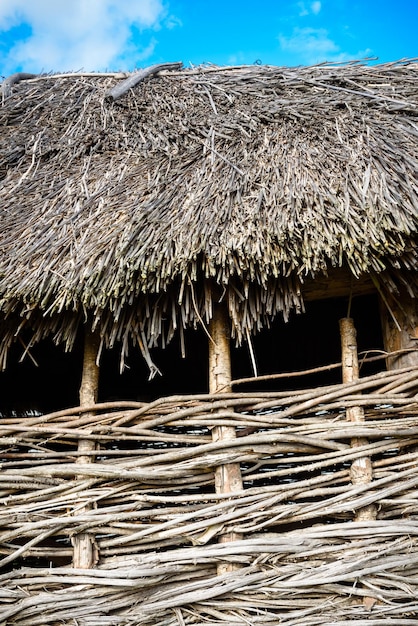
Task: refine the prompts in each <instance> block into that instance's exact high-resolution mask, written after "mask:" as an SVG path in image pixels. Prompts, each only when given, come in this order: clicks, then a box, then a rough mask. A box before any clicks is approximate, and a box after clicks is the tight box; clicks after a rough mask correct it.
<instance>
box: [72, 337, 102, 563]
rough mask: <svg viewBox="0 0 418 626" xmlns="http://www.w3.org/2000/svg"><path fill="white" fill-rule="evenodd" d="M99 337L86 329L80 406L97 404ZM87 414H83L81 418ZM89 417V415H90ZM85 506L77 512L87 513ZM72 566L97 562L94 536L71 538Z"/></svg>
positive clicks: (85, 442)
mask: <svg viewBox="0 0 418 626" xmlns="http://www.w3.org/2000/svg"><path fill="white" fill-rule="evenodd" d="M99 344H100V337H99V336H98V334H97V333H93V332H92V331H90V330H89V329H87V328H86V331H85V339H84V358H83V373H82V377H81V386H80V406H89V405H90V406H91V405H92V404H95V403H96V402H97V394H98V388H99V366H98V365H97V355H98V351H99ZM86 415H89V413H83V416H84V417H85V416H86ZM90 415H91V414H90ZM95 449H96V444H95V442H94V441H93V440H91V439H80V441H79V442H78V451H79V452H91V451H93V450H95ZM93 461H94V459H93V457H92V455H89V454H86V455H80V456H79V457H78V458H77V463H92V462H93ZM89 508H90V507H88V506H86V507H83V508H82V509H80V510H79V512H83V511H88V510H89ZM73 546H74V551H73V566H74V567H75V568H80V569H90V568H91V567H94V565H95V564H96V563H97V561H98V553H97V545H96V542H95V538H94V535H92V534H90V533H80V534H79V535H76V536H75V537H73Z"/></svg>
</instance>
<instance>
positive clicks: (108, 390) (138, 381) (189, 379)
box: [0, 295, 384, 415]
mask: <svg viewBox="0 0 418 626" xmlns="http://www.w3.org/2000/svg"><path fill="white" fill-rule="evenodd" d="M347 309H348V299H347V298H337V299H329V300H321V301H316V302H307V303H306V311H305V313H304V314H300V315H296V314H295V315H292V316H291V318H290V320H289V322H287V323H286V324H285V323H284V322H283V321H282V320H280V319H277V320H276V321H275V322H273V323H272V325H271V328H270V329H264V330H262V331H261V332H260V333H258V334H257V335H256V336H255V337H253V340H252V341H253V350H254V354H255V359H256V364H257V370H258V374H259V375H265V374H273V373H279V372H292V371H301V370H305V369H309V368H315V367H318V366H321V365H329V364H331V363H337V362H339V360H340V338H339V326H338V321H339V319H340V318H342V317H345V316H346V315H347ZM351 316H352V317H353V318H354V322H355V325H356V328H357V340H358V348H359V351H360V352H362V351H366V350H381V349H382V334H381V326H380V319H379V310H378V302H377V297H375V296H374V295H368V296H361V297H357V298H353V300H352V303H351ZM185 350H186V357H185V358H182V357H181V349H180V345H179V338H178V336H176V337H175V338H174V339H173V341H172V342H171V343H170V344H169V345H168V346H167V347H166V348H165V349H164V350H163V349H154V350H153V351H152V358H153V360H154V362H155V364H156V365H157V366H158V368H159V369H160V371H161V373H162V376H158V375H157V376H156V377H155V378H154V379H153V380H152V381H149V380H148V368H147V365H146V364H145V362H144V360H143V357H142V355H141V354H140V353H139V351H137V350H136V351H134V350H131V352H130V355H129V357H128V358H127V360H126V367H125V370H124V372H123V373H122V374H120V367H119V360H120V351H119V349H118V347H115V348H114V349H113V350H110V351H105V352H104V353H103V355H102V359H101V368H100V391H99V401H101V402H105V401H112V400H139V401H150V400H153V399H155V398H157V397H161V396H167V395H174V394H175V395H178V394H190V393H206V392H207V388H208V383H207V380H208V338H207V335H206V333H205V332H204V331H203V329H198V330H193V329H189V330H187V331H186V332H185ZM23 352H24V348H23V347H22V345H20V344H17V345H16V346H14V347H13V348H12V350H11V352H10V358H9V364H8V368H7V369H6V371H5V372H2V373H0V387H1V399H0V410H1V413H2V414H3V415H7V414H14V415H16V414H18V415H19V414H21V415H25V414H28V413H31V412H32V411H37V412H41V413H47V412H50V411H54V410H58V409H61V408H67V407H70V406H76V405H77V404H78V390H79V386H80V380H81V368H82V340H81V337H80V339H79V340H78V341H77V342H76V345H75V348H74V350H73V351H72V352H71V353H66V352H64V351H63V349H62V348H61V347H59V346H58V347H57V346H54V345H53V344H52V342H51V341H43V342H41V343H39V344H38V345H36V346H34V347H33V348H32V349H31V352H30V354H31V358H30V357H29V356H26V357H25V359H24V360H23V362H20V359H21V356H22V353H23ZM231 355H232V375H233V378H234V379H237V378H244V377H250V376H253V368H252V363H251V358H250V351H249V348H248V345H247V344H246V343H244V344H243V345H242V346H241V347H235V346H234V344H233V343H232V350H231ZM32 359H33V360H32ZM34 361H36V363H37V365H35V363H34ZM383 368H384V362H383V361H378V362H377V363H373V364H365V365H364V366H363V367H362V370H361V374H362V375H368V374H371V373H373V372H374V371H377V370H380V369H383ZM339 380H340V370H339V369H335V370H331V371H325V372H322V373H318V374H312V375H310V376H304V377H296V378H290V379H289V378H284V379H280V380H276V381H269V382H264V383H257V384H256V386H255V385H251V384H247V385H245V386H241V387H239V389H240V390H251V389H259V390H261V389H263V390H269V389H273V390H277V389H286V388H289V389H294V388H298V387H311V386H315V385H323V384H330V383H335V382H339ZM237 389H238V388H237Z"/></svg>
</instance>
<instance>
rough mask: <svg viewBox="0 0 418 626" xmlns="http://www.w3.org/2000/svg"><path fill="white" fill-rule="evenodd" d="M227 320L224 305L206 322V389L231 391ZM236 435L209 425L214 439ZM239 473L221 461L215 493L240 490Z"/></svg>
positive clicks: (233, 537)
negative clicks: (207, 372)
mask: <svg viewBox="0 0 418 626" xmlns="http://www.w3.org/2000/svg"><path fill="white" fill-rule="evenodd" d="M229 325H230V321H229V316H228V311H227V308H226V306H225V305H220V304H217V305H215V306H214V311H213V317H212V319H211V321H210V323H209V334H210V337H211V340H210V341H209V393H216V392H217V391H220V390H222V391H223V392H230V391H231V380H232V376H231V352H230V329H229ZM235 438H236V431H235V427H233V426H215V427H214V428H213V429H212V439H213V441H220V440H224V441H230V440H232V439H235ZM242 489H243V485H242V476H241V467H240V464H239V463H228V464H225V465H220V466H218V467H217V468H216V469H215V491H216V493H236V492H239V491H242ZM241 538H242V535H240V534H239V533H234V532H230V533H226V534H224V535H222V536H221V537H220V542H221V543H227V542H229V541H237V540H239V539H241ZM233 569H235V568H234V565H232V564H223V563H222V564H220V565H219V566H218V570H217V571H218V574H224V573H225V572H228V571H232V570H233Z"/></svg>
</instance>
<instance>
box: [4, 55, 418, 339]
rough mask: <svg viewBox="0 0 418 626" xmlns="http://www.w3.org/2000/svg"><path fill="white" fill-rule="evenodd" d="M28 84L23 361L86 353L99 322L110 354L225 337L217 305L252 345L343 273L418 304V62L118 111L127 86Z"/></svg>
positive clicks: (269, 82) (166, 84) (170, 92)
mask: <svg viewBox="0 0 418 626" xmlns="http://www.w3.org/2000/svg"><path fill="white" fill-rule="evenodd" d="M26 78H27V77H26ZM12 82H13V81H9V82H8V83H7V85H5V86H4V89H3V92H4V93H3V96H4V97H3V105H2V107H1V108H0V126H1V136H0V173H1V183H0V219H1V225H2V228H1V230H0V310H1V311H2V312H3V315H4V317H5V318H7V320H8V321H7V324H6V327H5V329H4V331H3V332H2V336H3V337H4V341H3V345H4V346H6V345H8V344H9V343H10V342H11V341H12V337H13V336H14V335H15V334H16V333H17V332H20V329H21V328H22V327H25V326H30V327H32V329H33V328H34V329H36V330H35V336H34V340H36V339H38V338H40V337H41V336H44V335H45V334H47V333H52V334H54V335H55V339H56V340H57V341H60V340H64V341H66V342H67V343H68V345H71V343H72V341H73V340H74V336H75V329H76V327H77V325H78V323H79V321H80V319H81V318H82V316H83V315H84V314H85V312H86V311H89V312H90V313H91V315H92V320H93V324H97V325H98V326H99V327H100V329H101V333H102V336H103V339H104V341H105V343H107V344H112V343H114V341H117V340H120V341H121V342H122V343H124V344H125V345H126V344H127V342H128V338H130V339H132V340H133V341H134V342H141V341H142V342H143V343H145V344H146V345H152V344H153V343H155V342H156V341H157V340H158V338H159V337H161V336H163V335H164V338H170V336H171V335H172V334H173V332H174V331H175V330H176V329H177V328H181V327H183V326H184V325H187V324H196V323H200V321H201V319H202V318H203V319H205V320H207V319H208V318H210V316H211V301H212V300H211V298H212V296H211V295H210V290H211V289H212V288H213V285H217V286H218V287H219V288H220V289H221V291H220V293H223V295H224V298H225V299H226V300H227V302H228V306H229V311H230V317H231V319H232V323H233V330H234V332H235V334H236V335H237V336H238V338H239V339H240V338H241V337H242V336H245V334H246V333H247V331H249V332H252V331H254V330H255V329H256V328H257V327H259V326H260V324H263V323H264V321H265V320H266V318H271V317H273V316H274V315H276V314H277V313H278V312H279V311H282V312H283V314H284V315H285V316H287V314H288V312H289V310H290V309H292V308H295V307H296V308H301V307H302V306H303V303H302V295H301V288H303V282H304V281H305V280H306V279H307V278H310V277H311V278H312V277H316V276H318V275H323V274H324V273H326V272H327V271H328V270H329V269H331V268H341V267H344V268H347V269H348V271H349V272H350V274H351V276H352V277H353V280H354V282H355V281H356V279H357V278H358V277H362V276H364V275H375V274H380V273H383V274H384V275H385V280H389V276H392V277H393V276H394V275H396V277H397V278H396V280H395V283H396V281H398V283H399V281H400V280H401V278H400V277H401V276H402V275H403V276H404V279H403V280H404V282H405V283H406V284H407V285H408V286H409V289H410V291H411V292H416V288H417V285H416V268H417V248H416V233H417V224H418V215H417V207H418V203H417V181H416V172H417V154H418V151H417V145H418V144H417V106H418V97H417V96H418V87H417V85H418V65H417V63H416V62H413V61H411V62H398V63H390V64H385V65H374V66H367V65H364V64H356V63H353V64H349V65H346V66H333V65H331V66H327V65H321V66H316V67H308V68H303V67H301V68H281V67H263V66H260V67H259V66H250V67H236V68H217V67H201V68H195V69H191V70H190V69H189V70H187V69H183V70H171V71H165V72H161V73H160V74H158V75H156V76H149V77H148V78H146V79H145V80H143V81H142V82H140V83H139V84H137V85H136V86H134V87H133V88H132V89H130V90H129V91H128V93H126V94H125V95H123V96H122V97H120V98H119V99H117V100H116V101H113V99H112V98H110V97H109V90H111V89H112V88H114V87H115V86H117V85H118V84H119V83H120V82H121V76H120V75H108V74H103V75H87V76H84V75H77V74H74V75H71V74H70V75H62V76H60V75H57V76H39V77H34V78H32V79H27V80H24V81H21V82H19V83H16V84H12ZM408 273H410V274H408ZM383 274H382V275H383ZM223 289H225V290H224V291H222V290H223Z"/></svg>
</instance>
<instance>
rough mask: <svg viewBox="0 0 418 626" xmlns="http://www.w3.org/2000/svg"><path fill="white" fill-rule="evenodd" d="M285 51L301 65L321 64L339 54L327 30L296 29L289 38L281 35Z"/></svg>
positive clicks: (281, 42)
mask: <svg viewBox="0 0 418 626" xmlns="http://www.w3.org/2000/svg"><path fill="white" fill-rule="evenodd" d="M279 43H280V47H281V49H282V50H283V51H285V52H289V53H291V54H294V55H295V56H296V58H298V59H300V62H301V63H319V62H321V61H324V60H326V59H327V60H329V58H330V56H331V55H334V54H335V53H338V52H339V50H340V49H339V47H338V46H337V44H336V43H335V42H334V41H333V40H332V39H331V38H330V37H329V34H328V31H327V30H326V29H325V28H309V27H306V28H298V27H296V28H294V29H293V32H292V34H291V35H290V36H289V37H286V36H284V35H279Z"/></svg>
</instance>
